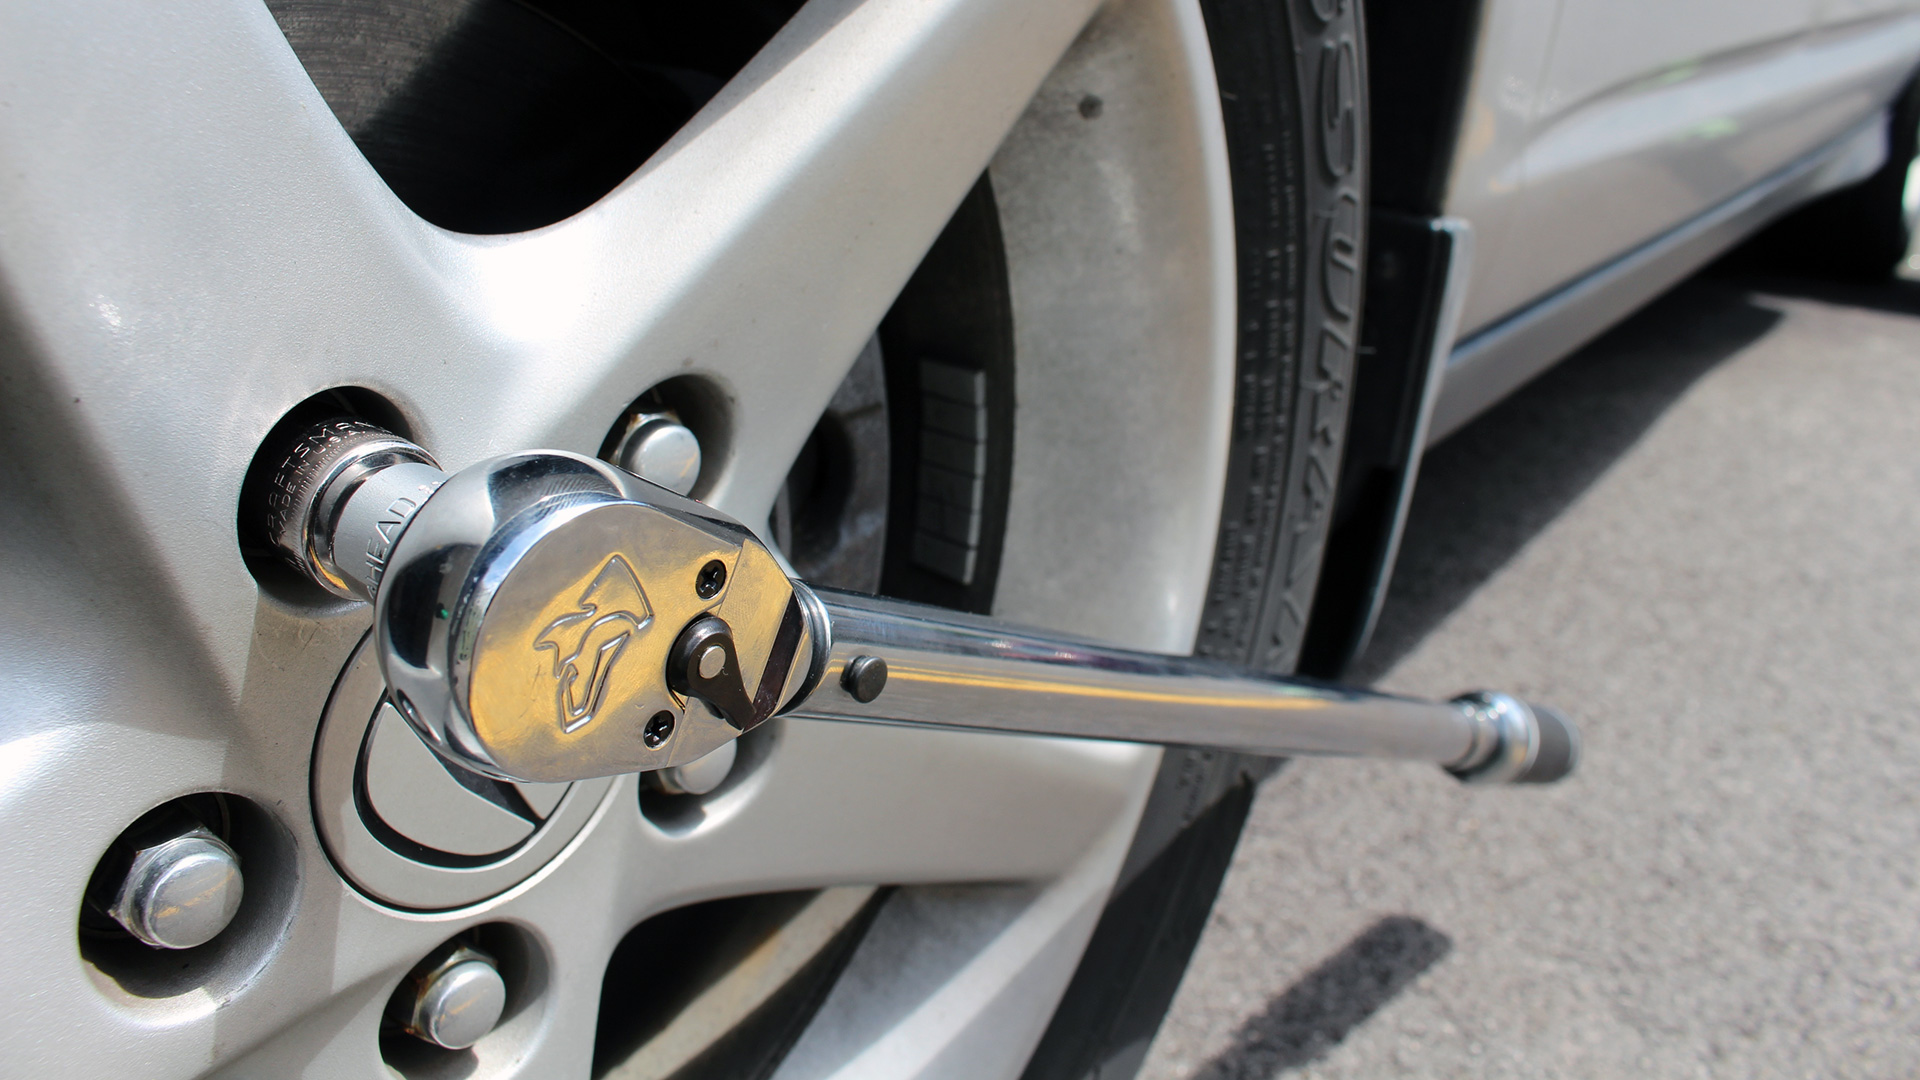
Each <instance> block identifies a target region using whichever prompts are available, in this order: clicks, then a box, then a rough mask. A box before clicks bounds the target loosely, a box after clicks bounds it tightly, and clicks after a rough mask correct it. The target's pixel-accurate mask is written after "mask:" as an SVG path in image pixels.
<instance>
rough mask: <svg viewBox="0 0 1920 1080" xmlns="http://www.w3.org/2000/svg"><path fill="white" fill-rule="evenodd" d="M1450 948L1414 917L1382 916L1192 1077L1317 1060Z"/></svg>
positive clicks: (1247, 1079)
mask: <svg viewBox="0 0 1920 1080" xmlns="http://www.w3.org/2000/svg"><path fill="white" fill-rule="evenodd" d="M1452 948H1453V940H1452V939H1451V938H1449V937H1447V935H1445V934H1443V933H1441V932H1440V931H1438V930H1435V929H1434V928H1433V927H1431V926H1428V925H1427V924H1426V923H1423V922H1421V921H1420V920H1419V919H1415V918H1411V917H1408V916H1405V915H1390V916H1388V917H1387V918H1384V919H1381V920H1380V921H1379V922H1377V923H1374V924H1373V925H1372V926H1371V927H1368V928H1367V930H1366V932H1365V933H1363V934H1361V935H1360V936H1359V937H1357V938H1354V939H1353V940H1352V941H1350V942H1348V943H1347V946H1346V947H1345V948H1343V949H1341V950H1340V951H1339V952H1337V953H1335V954H1333V955H1332V956H1330V957H1328V958H1327V960H1326V962H1324V963H1322V964H1321V965H1320V966H1319V967H1317V968H1314V969H1313V970H1312V971H1310V972H1308V973H1307V975H1306V977H1305V978H1303V979H1301V980H1300V981H1299V982H1297V983H1294V984H1293V985H1292V986H1290V987H1288V988H1287V989H1286V990H1285V991H1284V992H1282V993H1281V994H1280V995H1279V996H1277V997H1275V998H1273V999H1272V1000H1270V1001H1268V1002H1267V1007H1266V1008H1265V1009H1264V1010H1262V1011H1261V1012H1260V1013H1259V1015H1257V1016H1252V1017H1249V1018H1248V1019H1247V1021H1246V1022H1245V1023H1243V1024H1241V1025H1240V1029H1239V1030H1238V1031H1236V1032H1234V1034H1233V1045H1232V1046H1231V1047H1229V1048H1228V1049H1226V1050H1225V1051H1222V1052H1221V1053H1220V1054H1219V1056H1217V1057H1215V1058H1214V1059H1213V1060H1211V1061H1209V1062H1207V1063H1206V1064H1205V1065H1203V1066H1201V1067H1200V1069H1199V1070H1198V1071H1197V1072H1195V1073H1194V1080H1252V1078H1255V1077H1258V1078H1260V1080H1266V1078H1267V1077H1270V1076H1272V1075H1274V1074H1275V1073H1278V1072H1284V1071H1286V1070H1288V1069H1297V1068H1299V1067H1300V1066H1302V1065H1306V1064H1309V1063H1311V1062H1313V1061H1317V1060H1319V1059H1320V1058H1322V1057H1324V1056H1326V1054H1327V1052H1328V1051H1329V1050H1332V1049H1333V1048H1334V1047H1335V1046H1338V1045H1339V1044H1340V1041H1341V1040H1342V1039H1345V1038H1346V1037H1347V1033H1348V1032H1351V1031H1352V1030H1353V1029H1354V1028H1356V1027H1359V1026H1360V1025H1361V1024H1362V1023H1363V1022H1365V1021H1366V1019H1367V1018H1368V1017H1370V1016H1372V1015H1373V1014H1374V1013H1375V1012H1378V1011H1379V1009H1380V1007H1381V1006H1382V1005H1385V1004H1386V1003H1387V1002H1389V1001H1391V1000H1393V998H1394V997H1395V995H1397V994H1399V993H1400V991H1402V990H1404V989H1406V987H1407V984H1408V983H1411V982H1412V981H1413V980H1414V979H1415V978H1418V977H1419V975H1420V973H1421V972H1423V971H1425V970H1427V969H1428V968H1430V967H1432V966H1433V965H1434V964H1436V963H1438V962H1439V961H1440V959H1441V958H1442V957H1444V956H1446V955H1447V953H1448V952H1449V951H1450V950H1451V949H1452Z"/></svg>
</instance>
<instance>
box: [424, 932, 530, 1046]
mask: <svg viewBox="0 0 1920 1080" xmlns="http://www.w3.org/2000/svg"><path fill="white" fill-rule="evenodd" d="M506 1007H507V983H506V980H505V979H502V978H501V977H500V972H499V971H498V970H497V969H496V968H495V967H494V966H493V965H492V964H490V963H488V962H487V961H486V960H484V959H482V958H481V957H480V955H478V954H476V953H471V952H469V953H468V955H467V956H466V958H464V959H460V960H457V961H455V962H454V963H451V964H447V965H445V966H443V967H441V968H439V969H437V970H436V971H434V972H433V973H431V974H430V975H428V976H427V977H426V979H424V980H422V982H421V984H420V992H419V996H418V997H416V998H415V999H414V1006H413V1016H412V1021H411V1023H409V1024H408V1025H407V1030H408V1031H411V1032H413V1033H414V1034H415V1035H417V1036H419V1037H420V1038H422V1039H425V1040H426V1041H428V1042H430V1043H433V1044H434V1045H436V1046H444V1047H446V1048H447V1049H449V1050H465V1049H466V1048H467V1047H469V1046H472V1045H473V1044H474V1043H477V1042H479V1041H480V1039H481V1038H482V1037H483V1036H485V1035H486V1034H487V1032H489V1031H492V1030H493V1028H494V1025H496V1024H498V1023H499V1022H500V1014H501V1013H502V1012H504V1011H506Z"/></svg>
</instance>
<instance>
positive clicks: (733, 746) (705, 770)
mask: <svg viewBox="0 0 1920 1080" xmlns="http://www.w3.org/2000/svg"><path fill="white" fill-rule="evenodd" d="M739 745H740V744H739V743H734V742H726V743H722V744H720V748H719V749H718V750H715V751H714V752H712V753H710V754H708V755H706V756H705V757H700V758H695V759H694V760H692V761H689V762H687V763H686V764H685V765H675V766H674V767H673V768H671V769H661V770H660V771H658V772H650V773H648V774H647V779H648V780H649V781H651V782H652V784H653V786H654V787H657V788H659V789H660V790H661V791H664V792H666V793H667V794H669V795H706V794H709V793H710V792H712V791H713V790H714V789H716V788H718V787H719V786H720V785H721V784H722V783H723V782H725V781H726V779H727V774H728V773H731V772H732V771H733V761H734V758H735V757H737V756H738V754H739V749H738V747H739Z"/></svg>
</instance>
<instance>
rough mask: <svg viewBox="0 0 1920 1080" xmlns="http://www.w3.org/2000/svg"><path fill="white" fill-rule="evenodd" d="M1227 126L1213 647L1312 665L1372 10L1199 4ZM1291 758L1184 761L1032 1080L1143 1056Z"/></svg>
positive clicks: (1205, 755) (1344, 387) (1352, 280)
mask: <svg viewBox="0 0 1920 1080" xmlns="http://www.w3.org/2000/svg"><path fill="white" fill-rule="evenodd" d="M1201 8H1202V10H1203V12H1204V13H1205V16H1206V22H1207V30H1208V36H1209V38H1210V39H1211V44H1212V49H1213V57H1214V68H1215V76H1216V78H1217V80H1218V82H1219V86H1220V91H1221V108H1222V112H1223V114H1224V119H1225V122H1226V133H1227V153H1228V158H1229V162H1230V165H1231V168H1232V175H1233V205H1234V224H1235V229H1236V232H1237V234H1238V235H1237V241H1238V248H1239V254H1238V263H1239V300H1238V302H1239V311H1240V349H1239V370H1238V380H1237V385H1236V390H1235V400H1234V414H1235V423H1234V429H1233V435H1232V445H1231V452H1230V459H1229V468H1228V478H1227V487H1226V491H1225V492H1224V493H1223V504H1222V514H1221V532H1220V540H1219V545H1218V547H1217V549H1216V554H1215V558H1214V570H1213V581H1212V585H1211V588H1210V590H1209V592H1208V596H1207V603H1206V607H1205V611H1204V614H1203V619H1202V626H1201V630H1200V638H1199V643H1198V647H1197V650H1196V651H1197V652H1199V653H1200V654H1201V655H1205V656H1210V657H1215V658H1218V659H1222V660H1226V661H1230V662H1232V663H1237V664H1247V665H1250V666H1254V667H1258V668H1262V669H1265V670H1267V671H1275V672H1285V671H1290V670H1292V669H1293V666H1294V664H1295V662H1296V660H1297V658H1298V656H1299V652H1300V644H1301V639H1302V635H1303V633H1304V631H1305V629H1306V621H1307V615H1308V612H1309V611H1310V610H1311V608H1312V604H1313V591H1314V586H1315V583H1316V581H1317V579H1318V577H1319V571H1320V562H1321V552H1322V547H1323V545H1324V543H1325V541H1326V536H1327V528H1328V524H1329V520H1328V517H1329V515H1328V512H1329V510H1330V509H1331V503H1332V498H1333V492H1334V482H1335V480H1336V478H1337V477H1338V475H1339V470H1340V454H1341V450H1342V447H1343V443H1344V436H1345V432H1346V422H1347V405H1348V396H1349V395H1348V390H1349V387H1350V386H1351V379H1352V371H1353V362H1354V353H1355V346H1356V345H1357V343H1358V341H1359V325H1360V322H1359V320H1360V314H1361V312H1360V301H1361V295H1360V293H1361V283H1362V282H1361V267H1362V266H1363V265H1364V261H1363V259H1364V253H1365V228H1366V208H1367V103H1366V56H1365V39H1364V36H1363V34H1362V30H1361V13H1360V11H1359V7H1358V3H1357V0H1283V2H1272V0H1201ZM1274 764H1275V763H1273V762H1271V761H1265V760H1262V759H1256V758H1248V757H1243V756H1237V755H1232V754H1221V753H1216V752H1212V751H1205V750H1197V749H1184V748H1169V749H1168V751H1167V753H1166V756H1165V759H1164V760H1163V762H1162V764H1161V767H1160V774H1159V776H1158V778H1157V780H1156V782H1155V786H1154V790H1153V792H1152V794H1151V795H1150V796H1149V798H1148V802H1147V808H1146V811H1145V813H1144V815H1143V816H1142V819H1141V823H1140V827H1139V830H1138V832H1137V833H1136V835H1135V837H1134V842H1133V847H1132V849H1131V851H1130V852H1129V853H1128V856H1127V861H1126V863H1125V866H1124V867H1123V869H1122V871H1121V875H1120V879H1119V881H1118V882H1117V883H1116V885H1115V888H1114V893H1113V896H1112V898H1111V900H1110V901H1109V902H1108V905H1107V908H1106V910H1105V911H1104V912H1103V913H1102V915H1101V919H1100V922H1099V924H1098V926H1097V927H1096V928H1095V930H1094V934H1093V939H1092V941H1091V943H1090V944H1089V946H1088V949H1087V952H1086V955H1085V956H1084V957H1083V958H1082V960H1081V962H1080V967H1079V969H1078V970H1077V971H1076V972H1075V973H1074V977H1073V980H1072V982H1071V983H1070V984H1069V986H1068V988H1067V992H1066V995H1065V997H1064V998H1063V999H1062V1001H1061V1003H1060V1006H1059V1008H1058V1009H1057V1010H1056V1012H1055V1014H1054V1018H1053V1021H1052V1023H1051V1024H1050V1025H1049V1027H1048V1029H1047V1031H1046V1034H1045V1035H1044V1036H1043V1037H1042V1039H1041V1042H1040V1046H1039V1048H1038V1049H1037V1050H1036V1051H1035V1053H1034V1056H1033V1059H1032V1061H1031V1062H1030V1064H1029V1065H1028V1067H1027V1070H1026V1073H1025V1078H1026V1080H1080V1078H1083V1077H1099V1078H1101V1080H1115V1078H1125V1077H1129V1076H1132V1075H1133V1074H1134V1073H1135V1072H1136V1071H1138V1069H1139V1067H1140V1064H1141V1062H1142V1061H1144V1060H1145V1057H1146V1052H1147V1048H1148V1046H1149V1044H1150V1043H1151V1042H1152V1039H1153V1035H1154V1032H1155V1031H1156V1030H1158V1028H1159V1026H1160V1021H1161V1019H1162V1018H1163V1017H1164V1016H1165V1015H1166V1012H1167V1008H1168V1006H1169V1005H1170V1004H1171V1003H1172V1000H1173V994H1174V991H1175V989H1176V988H1177V987H1178V985H1179V981H1180V977H1181V975H1182V973H1183V972H1184V971H1185V970H1186V966H1187V961H1188V959H1189V958H1190V957H1191V956H1192V953H1193V948H1194V945H1195V944H1196V943H1197V942H1198V941H1199V937H1200V931H1201V929H1202V928H1203V927H1204V926H1205V924H1206V920H1207V915H1208V913H1209V912H1210V911H1211V910H1212V908H1213V901H1214V897H1215V896H1216V895H1217V893H1218V892H1219V888H1220V882H1221V880H1222V878H1223V877H1224V876H1225V874H1226V869H1227V864H1228V862H1229V861H1230V860H1231V858H1232V855H1233V848H1234V845H1235V843H1236V842H1237V841H1238V839H1239V836H1240V828H1241V826H1242V824H1244V822H1245V821H1246V816H1247V811H1248V809H1249V808H1250V807H1251V805H1252V801H1253V789H1254V785H1255V783H1256V782H1257V781H1258V780H1259V779H1260V778H1261V777H1263V776H1265V775H1267V774H1268V773H1270V772H1271V771H1272V770H1273V767H1274Z"/></svg>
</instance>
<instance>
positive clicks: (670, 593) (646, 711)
mask: <svg viewBox="0 0 1920 1080" xmlns="http://www.w3.org/2000/svg"><path fill="white" fill-rule="evenodd" d="M274 490H275V495H274V498H273V501H272V519H273V520H272V521H271V522H270V523H269V529H270V533H271V535H272V537H273V540H274V543H275V545H276V547H278V548H279V550H280V551H281V552H282V553H283V554H284V555H285V556H286V557H287V558H288V559H289V560H290V561H292V562H293V564H294V565H295V566H297V567H298V568H300V570H301V571H302V572H304V573H305V574H306V575H308V576H309V577H311V578H312V579H313V580H315V581H316V582H318V583H320V584H321V585H322V586H323V587H326V588H328V589H330V590H332V591H334V592H336V593H338V594H340V595H342V596H350V597H356V598H359V599H363V600H370V601H372V602H373V604H374V634H375V638H376V645H377V650H376V651H377V654H378V657H379V661H380V666H381V670H382V672H383V673H384V674H385V676H386V679H387V685H388V687H389V692H390V693H391V695H392V697H393V700H394V703H395V706H396V707H397V708H398V710H399V711H400V713H401V714H402V715H403V716H405V717H406V719H407V721H408V722H409V723H410V724H412V725H413V727H414V728H415V729H416V730H417V731H418V732H419V733H420V735H421V737H422V738H424V739H425V740H426V741H427V742H428V744H429V745H431V746H432V747H434V748H435V749H436V750H438V751H439V752H440V753H442V754H444V755H446V756H447V757H448V758H449V759H450V760H453V761H456V762H458V763H460V764H462V765H465V766H467V767H468V768H471V769H475V770H478V771H480V772H483V773H487V774H490V775H494V776H499V777H503V778H507V779H513V780H523V781H565V780H578V779H585V778H588V777H594V776H605V775H610V774H614V773H623V772H636V771H647V770H654V769H664V768H669V767H672V766H677V765H683V764H686V763H688V762H691V761H693V760H695V759H698V758H700V757H702V756H704V755H705V754H707V753H710V752H711V751H713V750H715V749H716V748H718V747H719V746H721V745H722V744H724V743H726V742H727V741H729V740H731V739H733V738H736V737H738V736H739V735H740V734H741V733H743V732H745V731H748V730H751V729H752V728H753V727H755V726H757V725H759V724H761V723H764V722H765V721H766V720H767V719H769V718H770V717H772V716H775V715H777V714H781V713H791V714H796V715H804V716H812V717H820V718H826V719H833V720H844V721H856V722H868V723H887V724H909V725H923V726H937V727H948V728H973V729H985V730H992V731H1002V732H1023V733H1031V734H1038V735H1055V736H1070V737H1076V738H1090V739H1119V740H1127V741H1134V742H1149V743H1166V744H1181V745H1196V746H1213V747H1219V748H1222V749H1227V750H1236V751H1245V752H1250V753H1257V754H1268V755H1276V756H1290V755H1302V754H1308V755H1341V756H1361V757H1376V758H1394V759H1403V760H1412V761H1428V762H1432V763H1434V764H1437V765H1440V766H1441V767H1443V768H1445V769H1446V770H1447V771H1448V772H1450V773H1452V774H1453V775H1455V776H1457V777H1459V778H1460V779H1462V780H1465V781H1468V782H1474V783H1499V782H1522V783H1524V782H1547V781H1552V780H1558V779H1560V778H1561V777H1563V776H1566V775H1567V774H1568V773H1570V772H1571V771H1572V770H1573V768H1574V767H1575V765H1576V764H1577V762H1578V759H1579V752H1580V741H1579V735H1578V732H1577V730H1576V729H1575V728H1574V726H1573V725H1572V724H1571V723H1570V722H1569V721H1568V720H1567V719H1566V718H1565V717H1564V716H1562V715H1560V714H1559V713H1558V712H1555V711H1554V710H1551V709H1547V708H1543V707H1540V706H1534V705H1529V704H1527V703H1525V702H1522V701H1520V700H1519V699H1517V698H1513V697H1510V696H1508V695H1505V694H1496V693H1479V694H1469V695H1465V696H1463V697H1459V698H1456V699H1454V700H1452V701H1444V702H1435V701H1422V700H1416V699H1411V698H1404V697H1397V696H1393V695H1388V694H1380V693H1375V692H1372V691H1368V690H1359V689H1351V688H1345V687H1339V686H1331V685H1325V684H1321V683H1317V682H1313V681H1310V680H1305V679H1297V678H1287V677H1280V676H1272V675H1266V674H1263V673H1259V672H1250V671H1246V670H1244V669H1239V668H1234V667H1231V666H1228V665H1223V664H1219V663H1215V662H1211V661H1206V660H1201V659H1195V658H1189V657H1173V656H1160V655H1156V654H1151V653H1140V652H1132V651H1129V650H1124V649H1115V648H1110V647H1107V646H1103V645H1099V644H1095V643H1091V642H1085V641H1080V640H1076V639H1073V638H1068V637H1063V636H1059V635H1053V634H1047V633H1044V632H1040V631H1033V630H1026V629H1022V628H1019V627H1014V626H1010V625H1008V624H1005V623H1001V622H997V621H994V620H989V619H983V618H977V617H973V616H966V615H961V614H957V613H954V612H951V611H947V610H944V609H940V608H933V607H927V606H923V605H918V604H910V603H904V602H900V601H893V600H884V599H879V598H875V597H869V596H861V595H856V594H851V593H840V592H834V591H831V590H826V589H821V590H817V591H816V590H814V589H812V588H810V587H808V586H807V585H805V584H804V583H802V582H798V581H794V580H792V579H790V578H789V577H787V575H786V573H785V572H784V571H783V570H782V569H781V567H780V564H779V563H778V561H776V560H775V559H774V557H773V556H772V554H771V553H770V552H768V551H767V549H766V548H765V547H764V546H762V545H761V543H760V542H759V540H757V539H756V538H755V537H754V536H753V534H752V533H751V532H750V531H749V530H747V528H746V527H745V526H743V525H741V524H740V523H738V522H736V521H733V520H732V519H730V518H728V517H727V516H726V515H724V514H722V513H720V512H719V511H717V510H714V509H713V508H712V507H709V506H706V505H704V504H702V503H699V502H695V501H693V500H691V499H687V498H685V497H682V496H680V495H676V494H674V493H673V492H671V491H668V490H666V489H665V488H661V487H658V486H655V485H653V484H650V483H648V482H647V481H645V480H641V479H639V478H637V477H635V476H632V475H630V474H628V473H626V472H623V471H621V470H620V469H617V468H615V467H614V466H612V465H608V464H606V463H605V462H601V461H596V460H593V459H591V458H586V457H581V456H579V455H575V454H568V453H562V452H559V451H537V452H532V453H525V454H511V455H507V456H505V457H500V458H494V459H492V460H489V461H484V462H481V463H479V464H477V465H474V466H472V467H470V468H467V469H464V470H461V471H460V472H458V473H454V474H452V475H451V476H449V475H448V474H446V473H444V472H442V471H440V469H439V468H438V467H437V465H436V464H435V463H434V461H433V459H432V458H431V457H430V456H429V455H427V453H426V452H425V451H424V450H421V449H420V448H418V447H415V446H412V445H411V444H409V443H406V442H405V441H404V440H401V439H399V438H397V437H396V436H393V435H391V434H389V433H387V432H385V431H381V430H379V429H377V428H374V427H372V426H371V425H368V424H365V423H362V422H360V421H357V420H341V421H334V422H331V423H328V424H325V425H322V426H320V427H318V428H315V429H314V430H313V431H311V432H309V433H308V434H307V436H306V437H305V438H304V439H303V440H302V441H301V442H300V443H299V444H298V445H297V446H296V447H295V448H294V449H293V451H292V452H290V453H289V454H288V456H287V458H286V462H285V464H284V465H282V466H281V468H280V470H279V474H278V476H277V477H276V482H275V488H274Z"/></svg>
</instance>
